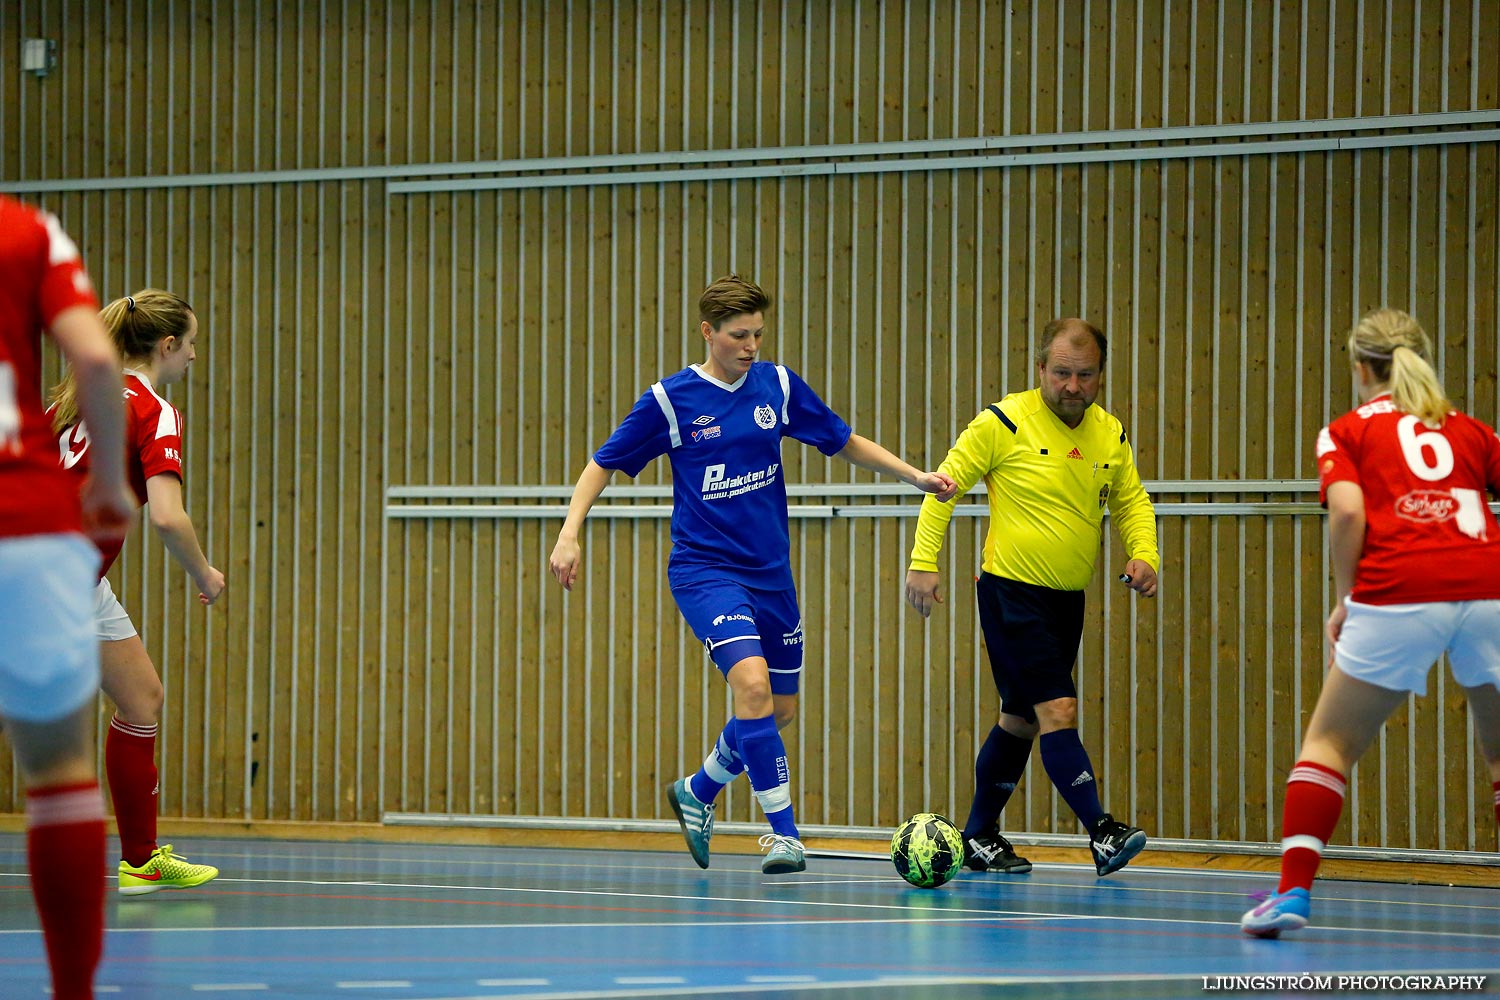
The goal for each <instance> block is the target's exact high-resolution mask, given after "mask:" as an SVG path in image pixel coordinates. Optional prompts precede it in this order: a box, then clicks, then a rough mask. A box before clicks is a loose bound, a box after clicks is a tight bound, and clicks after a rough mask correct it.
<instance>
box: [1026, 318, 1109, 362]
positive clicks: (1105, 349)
mask: <svg viewBox="0 0 1500 1000" xmlns="http://www.w3.org/2000/svg"><path fill="white" fill-rule="evenodd" d="M1084 334H1092V335H1093V338H1094V343H1095V344H1096V345H1097V346H1098V348H1099V367H1100V368H1101V369H1103V367H1104V361H1105V359H1106V358H1108V357H1109V341H1107V340H1106V339H1105V338H1104V331H1103V330H1101V329H1099V328H1098V327H1097V326H1095V325H1094V324H1092V323H1090V322H1089V321H1088V320H1086V319H1076V318H1068V319H1055V320H1053V321H1052V322H1050V323H1048V324H1047V325H1046V326H1044V327H1042V339H1041V340H1040V341H1038V342H1037V345H1036V357H1037V364H1039V365H1043V366H1045V365H1046V364H1047V359H1048V357H1049V356H1050V355H1051V353H1052V342H1053V341H1054V340H1056V339H1057V338H1058V337H1059V336H1060V335H1062V336H1066V337H1067V338H1068V340H1070V341H1072V340H1081V339H1083V336H1084Z"/></svg>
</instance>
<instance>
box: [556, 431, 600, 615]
mask: <svg viewBox="0 0 1500 1000" xmlns="http://www.w3.org/2000/svg"><path fill="white" fill-rule="evenodd" d="M612 475H614V470H613V469H606V468H604V467H603V466H602V465H600V464H599V463H598V462H595V461H594V460H593V459H592V458H591V459H589V464H588V465H585V466H584V467H583V472H582V473H580V474H579V476H578V485H577V486H574V487H573V499H572V501H571V502H570V503H569V504H568V517H567V519H566V520H565V521H563V526H562V530H561V531H559V532H558V533H557V544H556V545H554V546H553V547H552V558H551V559H550V560H549V567H550V568H551V570H552V575H553V576H555V577H557V582H558V583H560V584H562V585H563V589H564V590H572V589H573V582H574V581H575V580H577V579H578V563H579V561H580V557H581V551H580V549H579V547H578V532H579V530H580V529H581V528H582V527H583V519H584V518H585V517H588V514H589V508H591V507H593V506H594V501H595V500H598V499H599V494H600V493H603V492H604V487H605V485H606V484H608V483H609V477H610V476H612Z"/></svg>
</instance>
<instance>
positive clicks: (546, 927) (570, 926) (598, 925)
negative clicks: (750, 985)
mask: <svg viewBox="0 0 1500 1000" xmlns="http://www.w3.org/2000/svg"><path fill="white" fill-rule="evenodd" d="M1035 919H1037V917H1036V916H1033V915H1030V914H1019V915H1016V916H1009V917H1001V916H994V917H866V918H854V919H848V920H836V921H830V923H834V924H837V925H838V926H839V927H855V926H865V925H882V924H892V925H896V924H994V923H1007V922H1011V921H1016V922H1020V921H1026V920H1035ZM1046 919H1047V920H1064V921H1066V920H1104V919H1108V918H1107V917H1091V916H1086V915H1084V914H1078V913H1060V914H1056V915H1053V916H1047V917H1046ZM1141 919H1144V918H1141ZM817 926H821V925H820V924H819V923H818V922H817V921H812V920H790V919H788V920H647V921H640V920H630V921H626V922H623V923H620V922H613V923H609V922H601V921H589V922H579V923H546V924H528V923H486V924H333V925H329V924H305V925H304V924H278V925H250V926H243V927H107V928H105V931H106V933H109V934H215V933H218V932H221V931H224V932H234V933H241V932H245V933H249V932H265V931H274V932H278V933H296V934H304V933H309V932H312V931H341V932H350V931H358V932H369V931H529V930H540V931H564V930H603V931H617V930H622V929H626V928H636V927H651V928H655V929H667V928H673V927H681V928H686V929H688V930H692V929H694V928H700V927H817ZM1234 926H1236V927H1238V926H1239V924H1237V923H1236V924H1235V925H1234ZM41 933H42V932H41V930H40V929H31V930H26V929H11V930H0V935H7V934H32V935H37V936H40V935H41Z"/></svg>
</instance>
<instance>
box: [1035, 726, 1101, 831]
mask: <svg viewBox="0 0 1500 1000" xmlns="http://www.w3.org/2000/svg"><path fill="white" fill-rule="evenodd" d="M1042 766H1043V767H1045V768H1046V769H1047V777H1049V778H1051V779H1052V784H1053V786H1054V787H1055V788H1056V789H1057V793H1058V794H1059V795H1061V796H1062V797H1063V800H1064V801H1065V802H1067V803H1068V808H1069V809H1072V810H1073V815H1075V816H1077V817H1078V819H1079V821H1080V822H1081V823H1083V826H1084V829H1086V830H1093V829H1094V825H1095V824H1096V823H1098V822H1099V818H1100V817H1101V816H1103V815H1104V807H1103V806H1101V805H1100V804H1099V783H1098V782H1097V781H1095V780H1094V765H1093V764H1091V763H1089V752H1088V751H1087V750H1085V749H1084V748H1083V743H1082V741H1081V740H1079V739H1078V730H1076V729H1054V730H1053V731H1052V732H1050V733H1043V734H1042Z"/></svg>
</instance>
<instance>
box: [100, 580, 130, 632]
mask: <svg viewBox="0 0 1500 1000" xmlns="http://www.w3.org/2000/svg"><path fill="white" fill-rule="evenodd" d="M94 623H95V625H96V626H97V628H98V629H99V641H100V642H114V641H116V640H117V639H129V638H130V637H131V636H133V635H139V634H140V633H139V632H137V631H136V630H135V623H134V622H132V621H131V620H130V615H129V614H128V613H127V612H126V611H125V609H124V608H123V607H122V606H121V605H120V599H119V598H118V597H116V596H115V589H114V588H113V587H111V586H110V585H109V580H107V579H104V580H100V581H99V585H98V586H97V587H95V588H94Z"/></svg>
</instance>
